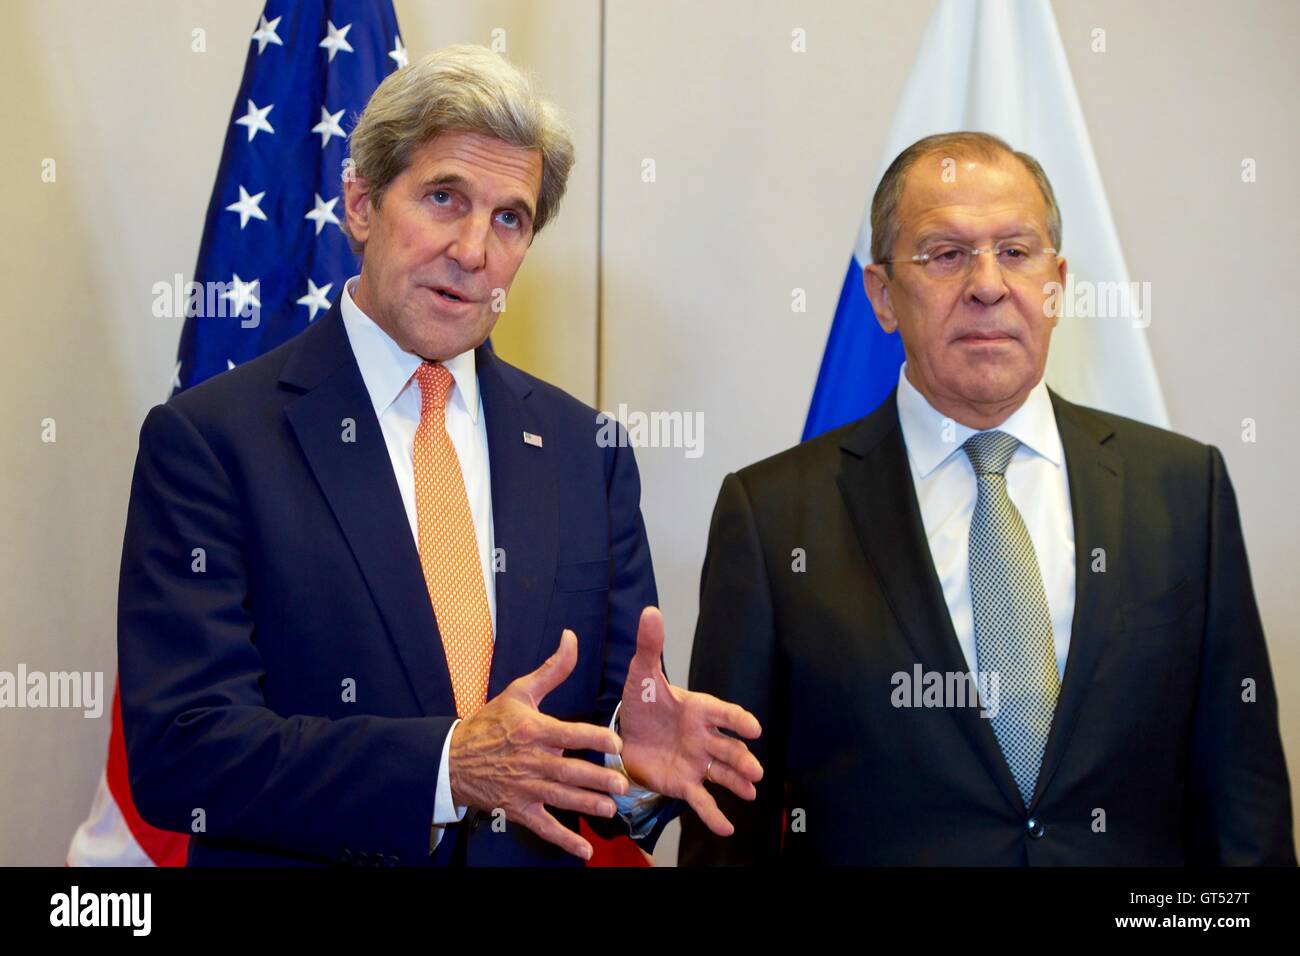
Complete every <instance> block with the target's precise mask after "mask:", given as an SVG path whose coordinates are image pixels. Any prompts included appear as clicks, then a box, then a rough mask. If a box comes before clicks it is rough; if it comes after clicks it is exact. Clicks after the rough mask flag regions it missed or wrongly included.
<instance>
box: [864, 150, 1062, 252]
mask: <svg viewBox="0 0 1300 956" xmlns="http://www.w3.org/2000/svg"><path fill="white" fill-rule="evenodd" d="M936 153H942V154H944V156H945V158H949V157H956V156H966V157H975V158H978V159H987V160H996V159H999V158H1000V157H1002V156H1014V157H1015V158H1016V159H1018V160H1020V162H1021V163H1023V164H1024V167H1025V168H1026V169H1027V170H1029V174H1030V175H1031V176H1033V178H1034V182H1035V183H1037V184H1038V190H1039V192H1041V193H1042V194H1043V201H1044V202H1045V203H1047V235H1048V237H1049V238H1050V240H1051V243H1052V246H1053V248H1055V249H1056V250H1057V251H1058V252H1059V251H1060V249H1061V210H1060V207H1059V206H1057V204H1056V193H1054V192H1053V191H1052V183H1051V181H1050V180H1049V179H1048V178H1047V173H1045V172H1043V167H1042V165H1041V164H1040V163H1039V162H1038V160H1036V159H1034V157H1032V156H1030V155H1029V154H1028V153H1021V152H1017V151H1016V150H1014V149H1012V148H1011V147H1010V146H1009V145H1008V144H1007V142H1006V141H1005V140H1003V139H1000V138H999V137H997V136H994V135H993V134H992V133H976V132H972V131H970V130H961V131H958V132H955V133H936V134H934V135H933V136H926V137H925V138H924V139H918V140H917V141H916V142H915V143H913V144H912V145H911V146H909V147H907V149H905V150H903V151H902V152H901V153H899V154H898V155H897V156H895V157H894V161H893V162H892V163H890V164H889V168H888V169H886V170H885V175H884V176H882V177H881V178H880V185H879V186H877V187H876V194H875V196H873V197H872V199H871V261H872V262H885V261H886V260H888V259H889V258H891V256H892V254H893V249H894V243H895V242H896V241H897V240H898V232H899V230H900V229H901V228H902V227H901V225H900V224H899V222H898V217H897V215H896V213H897V212H898V201H899V199H901V198H902V196H903V183H904V181H905V179H906V175H907V171H908V170H909V169H911V168H912V167H913V166H915V165H916V164H917V163H918V162H919V161H920V160H922V159H924V158H925V157H927V156H933V155H935V154H936ZM885 270H886V271H887V272H890V274H892V270H890V267H889V266H888V265H886V266H885Z"/></svg>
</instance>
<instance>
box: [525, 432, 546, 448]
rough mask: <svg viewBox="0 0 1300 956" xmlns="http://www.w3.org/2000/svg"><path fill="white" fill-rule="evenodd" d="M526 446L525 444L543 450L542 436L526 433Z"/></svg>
mask: <svg viewBox="0 0 1300 956" xmlns="http://www.w3.org/2000/svg"><path fill="white" fill-rule="evenodd" d="M524 444H525V445H536V446H537V447H538V448H541V447H542V436H541V435H534V434H533V433H532V432H524Z"/></svg>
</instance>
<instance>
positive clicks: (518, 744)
mask: <svg viewBox="0 0 1300 956" xmlns="http://www.w3.org/2000/svg"><path fill="white" fill-rule="evenodd" d="M577 662H578V638H577V637H576V636H575V635H574V633H573V632H572V631H567V630H566V631H565V632H564V633H563V634H562V635H561V636H560V647H559V650H557V651H556V652H555V653H554V654H552V655H551V656H550V658H548V659H547V661H546V663H544V664H542V666H541V667H539V668H537V670H535V671H533V672H532V673H531V674H525V675H524V676H523V677H520V678H518V679H516V680H514V681H512V682H511V683H510V685H509V686H508V687H506V689H505V690H503V691H502V692H501V693H500V694H499V695H497V696H496V697H494V698H492V700H490V701H488V702H487V703H486V704H484V705H483V707H482V708H481V709H480V710H479V711H478V712H476V713H475V714H474V716H472V717H469V718H467V719H466V720H462V721H461V722H460V723H459V724H457V725H456V729H455V730H454V731H453V732H452V735H451V752H450V754H449V755H448V759H447V766H448V769H449V772H450V774H451V797H452V801H453V802H454V803H455V804H456V806H459V807H477V808H478V809H479V810H482V811H484V812H487V813H492V812H493V811H495V810H497V809H501V810H504V811H505V814H506V819H507V820H511V821H513V822H515V823H520V824H523V825H524V826H526V827H528V829H530V830H532V831H533V832H534V833H536V834H537V835H538V836H539V837H541V838H542V839H544V840H549V841H550V842H551V843H554V844H555V845H556V846H558V847H560V848H562V849H564V850H567V851H568V852H570V853H572V854H573V855H574V856H579V857H582V858H583V859H584V860H589V859H591V844H590V843H588V842H587V841H586V840H584V839H583V838H582V837H580V836H578V834H576V833H574V832H573V831H572V830H570V829H569V828H568V827H565V826H563V825H561V823H560V822H559V821H558V820H556V819H555V817H553V816H551V814H550V813H549V812H548V811H547V810H546V807H545V806H543V804H549V805H550V806H552V807H562V808H563V809H566V810H577V811H579V812H580V813H587V814H591V815H592V816H602V817H612V816H613V815H614V813H615V810H616V808H615V806H614V801H613V800H611V799H610V798H609V796H608V794H609V793H611V792H613V793H618V794H624V793H627V779H626V778H625V777H624V776H623V775H622V774H621V773H619V772H618V771H617V770H607V769H605V768H603V767H598V766H596V765H595V764H593V763H591V762H589V761H587V760H580V759H575V758H572V757H565V756H564V755H563V752H564V751H565V750H597V751H600V752H601V753H611V754H612V753H618V752H619V749H620V745H621V742H620V741H619V739H618V737H617V736H616V735H615V734H614V732H613V731H611V730H610V729H609V728H608V727H597V726H595V725H594V724H580V723H566V722H565V721H562V720H556V719H555V718H554V717H550V716H547V715H546V714H543V713H540V712H539V711H538V709H537V706H538V704H540V703H541V702H542V698H544V697H545V696H546V695H547V694H549V693H550V692H551V691H553V690H554V689H555V688H557V687H559V686H560V685H561V684H562V683H564V681H565V679H566V678H567V677H568V676H569V675H570V674H571V673H572V672H573V668H574V665H575V664H577Z"/></svg>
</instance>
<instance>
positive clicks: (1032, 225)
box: [896, 153, 1047, 238]
mask: <svg viewBox="0 0 1300 956" xmlns="http://www.w3.org/2000/svg"><path fill="white" fill-rule="evenodd" d="M896 216H897V220H898V225H899V235H900V237H906V236H918V235H921V234H934V233H942V234H948V233H951V235H953V236H954V237H957V238H961V237H966V236H968V237H970V238H981V237H984V236H993V237H997V236H1010V235H1020V234H1023V233H1025V232H1027V231H1028V232H1033V233H1036V234H1038V235H1040V236H1043V237H1046V235H1047V201H1046V200H1045V199H1044V197H1043V194H1042V191H1041V190H1040V189H1039V188H1038V183H1037V182H1035V181H1034V177H1033V176H1032V175H1031V174H1030V172H1029V170H1028V169H1026V168H1025V166H1024V164H1023V163H1021V162H1020V161H1019V160H1018V159H1016V158H1015V157H1014V156H1000V157H998V158H997V159H992V160H990V159H985V158H982V157H953V156H945V155H943V154H941V153H935V154H931V155H928V156H923V157H921V159H919V160H918V161H917V162H916V164H915V165H914V166H912V168H911V169H909V170H908V171H907V175H906V178H905V179H904V182H903V190H902V195H901V196H900V197H899V203H898V210H897V213H896Z"/></svg>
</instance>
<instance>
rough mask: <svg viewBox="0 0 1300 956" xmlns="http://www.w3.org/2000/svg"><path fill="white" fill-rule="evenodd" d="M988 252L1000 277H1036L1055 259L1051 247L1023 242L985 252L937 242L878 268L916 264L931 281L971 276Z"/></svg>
mask: <svg viewBox="0 0 1300 956" xmlns="http://www.w3.org/2000/svg"><path fill="white" fill-rule="evenodd" d="M986 252H987V253H991V254H992V255H993V258H994V260H995V261H996V262H997V264H998V265H999V266H1000V267H1001V268H1002V273H1003V275H1009V276H1036V275H1040V274H1041V273H1042V272H1044V271H1045V270H1046V268H1047V264H1048V262H1049V261H1051V260H1053V259H1055V258H1056V250H1055V249H1053V248H1052V247H1051V246H1046V247H1043V248H1038V247H1036V246H1032V245H1030V244H1029V243H1026V242H1024V241H1022V240H1019V239H1017V240H1013V241H1011V242H999V243H995V244H994V245H991V246H989V247H988V248H987V249H976V248H975V247H974V246H966V245H962V244H961V243H958V242H940V243H936V244H935V245H933V246H930V247H929V248H928V249H926V250H925V251H924V252H922V253H920V254H918V255H915V256H910V257H908V258H906V259H886V260H884V261H883V262H882V263H881V265H886V264H892V263H896V262H915V263H917V264H918V265H920V266H921V267H922V268H924V269H925V274H926V275H927V276H928V277H930V278H931V279H957V278H965V277H966V276H968V275H970V272H971V270H972V269H974V268H975V257H976V256H979V255H981V254H983V253H986Z"/></svg>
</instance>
